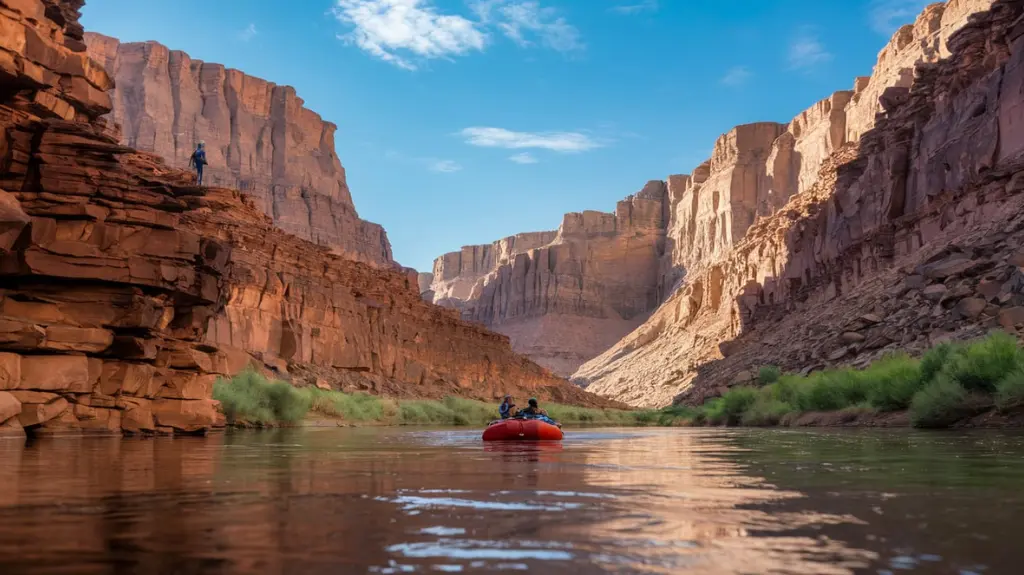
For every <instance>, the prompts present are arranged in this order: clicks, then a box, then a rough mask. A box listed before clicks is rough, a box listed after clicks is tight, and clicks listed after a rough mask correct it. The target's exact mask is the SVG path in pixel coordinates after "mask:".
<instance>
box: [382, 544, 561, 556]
mask: <svg viewBox="0 0 1024 575" xmlns="http://www.w3.org/2000/svg"><path fill="white" fill-rule="evenodd" d="M513 545H514V546H515V547H513ZM571 548H572V547H571V546H570V545H568V544H561V543H554V542H543V541H512V542H509V541H494V540H477V539H441V540H438V541H423V542H419V543H398V544H396V545H391V546H390V547H388V548H387V550H388V551H389V552H391V553H395V554H398V555H402V556H404V557H409V558H416V559H437V558H447V559H497V560H503V561H504V560H512V561H515V560H523V559H534V560H538V561H569V560H571V559H572V558H573V557H574V555H573V554H572V553H571V552H569V551H568V550H569V549H571Z"/></svg>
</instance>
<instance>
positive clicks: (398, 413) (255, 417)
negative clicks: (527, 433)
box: [213, 371, 691, 427]
mask: <svg viewBox="0 0 1024 575" xmlns="http://www.w3.org/2000/svg"><path fill="white" fill-rule="evenodd" d="M213 397H214V399H217V400H219V401H220V402H221V405H222V407H223V409H224V414H225V415H226V416H227V418H228V423H229V424H231V425H236V426H240V427H248V426H260V427H265V426H278V425H297V424H300V423H301V422H302V421H304V420H307V421H308V420H317V419H320V420H337V421H339V422H345V423H349V424H354V425H439V426H441V425H443V426H475V427H482V426H484V425H487V424H488V423H489V422H491V421H493V420H495V419H497V417H498V405H497V403H485V402H482V401H476V400H472V399H463V398H459V397H446V398H444V399H443V400H439V401H438V400H421V399H391V398H385V397H379V396H375V395H368V394H362V393H355V394H350V393H342V392H340V391H325V390H322V389H319V388H316V387H293V386H292V385H291V384H289V383H287V382H284V381H272V380H269V379H267V378H266V377H264V376H262V375H260V374H258V373H256V372H253V371H247V372H243V373H241V374H239V375H237V376H235V377H234V378H232V379H231V380H224V379H222V380H220V381H218V382H217V383H216V384H215V385H214V388H213ZM541 407H543V408H544V409H545V410H546V411H547V412H548V414H549V415H550V416H551V417H552V418H554V419H555V420H557V421H559V422H561V423H564V424H569V425H574V424H575V425H610V426H618V425H621V426H636V425H662V426H669V425H685V424H688V423H689V422H690V420H691V417H689V416H690V410H684V411H685V415H686V417H684V418H680V417H677V411H678V410H674V409H667V410H637V411H625V410H618V409H591V408H584V407H575V406H571V405H559V404H554V403H545V404H543V405H542V406H541Z"/></svg>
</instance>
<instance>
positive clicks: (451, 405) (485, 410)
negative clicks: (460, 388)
mask: <svg viewBox="0 0 1024 575" xmlns="http://www.w3.org/2000/svg"><path fill="white" fill-rule="evenodd" d="M442 403H443V404H444V406H445V407H447V408H448V409H449V410H451V412H452V419H453V423H454V424H455V425H486V424H488V423H490V422H491V421H493V420H495V419H497V418H498V408H497V407H496V406H493V405H489V404H486V403H484V402H482V401H474V400H472V399H463V398H461V397H454V396H448V397H446V398H444V401H442Z"/></svg>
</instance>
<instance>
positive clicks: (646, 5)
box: [609, 0, 658, 16]
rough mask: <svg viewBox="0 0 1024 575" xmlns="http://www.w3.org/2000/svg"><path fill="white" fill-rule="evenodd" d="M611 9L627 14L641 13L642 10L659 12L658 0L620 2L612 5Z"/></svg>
mask: <svg viewBox="0 0 1024 575" xmlns="http://www.w3.org/2000/svg"><path fill="white" fill-rule="evenodd" d="M609 10H611V11H612V12H618V13H619V14H625V15H627V16H630V15H633V14H639V13H641V12H657V11H658V0H641V1H640V2H637V3H635V4H620V5H618V6H612V7H611V8H609Z"/></svg>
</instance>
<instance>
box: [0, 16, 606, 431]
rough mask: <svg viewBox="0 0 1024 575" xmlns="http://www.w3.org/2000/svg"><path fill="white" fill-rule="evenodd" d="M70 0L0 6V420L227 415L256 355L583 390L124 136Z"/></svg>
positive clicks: (496, 390) (102, 426) (384, 375)
mask: <svg viewBox="0 0 1024 575" xmlns="http://www.w3.org/2000/svg"><path fill="white" fill-rule="evenodd" d="M81 5H82V2H80V1H74V0H63V1H60V2H57V1H56V0H53V1H49V0H47V1H44V0H17V1H15V0H0V79H2V81H3V83H4V85H5V86H7V87H8V88H9V89H8V90H5V91H4V92H3V93H2V94H0V133H2V136H3V137H0V430H3V432H4V433H12V432H16V433H21V432H22V429H23V428H31V429H32V430H34V431H36V432H38V433H58V432H62V431H75V432H81V431H83V430H86V431H89V430H91V431H95V432H104V433H121V432H122V431H128V432H193V431H201V430H205V429H208V428H210V427H214V426H218V425H222V424H223V417H222V416H221V414H220V413H219V411H218V405H217V402H216V401H214V400H212V399H210V395H211V389H212V385H213V382H214V380H215V379H216V378H217V377H218V376H219V375H223V374H232V373H235V372H237V371H238V370H240V369H242V368H243V367H244V366H245V365H247V364H249V363H252V362H256V363H262V364H263V365H266V366H269V367H271V368H272V369H276V370H278V371H280V372H291V375H292V378H293V381H295V382H298V381H299V380H301V379H303V378H305V379H306V380H307V381H312V380H313V379H315V378H318V377H320V378H324V379H326V380H328V382H330V383H332V384H334V385H335V386H336V387H343V388H347V389H365V390H370V391H377V392H384V393H390V394H401V395H414V396H426V397H436V396H440V395H443V394H448V393H457V394H460V395H464V396H469V397H478V398H488V399H489V398H493V397H496V396H497V395H499V394H500V393H502V392H504V391H506V390H507V391H511V392H519V393H520V394H526V393H529V394H536V395H539V396H542V397H547V398H552V399H559V400H561V401H566V402H570V403H594V402H595V400H596V399H595V398H593V397H592V396H589V395H587V394H585V393H583V392H581V391H580V390H579V389H577V388H575V387H573V386H571V385H569V384H568V383H567V382H565V381H564V380H559V379H557V378H554V377H553V376H551V375H550V374H549V373H548V372H546V371H545V370H543V369H541V368H540V367H539V366H537V365H536V364H534V363H532V362H530V361H528V360H526V359H525V358H523V357H521V356H518V355H516V354H514V353H513V352H512V350H511V348H510V345H509V341H508V339H507V338H506V337H504V336H501V335H497V334H494V333H491V332H488V331H486V330H485V329H483V328H482V327H481V326H478V325H473V324H468V323H465V322H462V321H461V320H459V319H458V318H456V317H455V316H454V315H453V314H452V313H451V312H449V311H446V310H443V309H441V308H438V307H436V306H433V305H430V304H428V303H426V302H424V301H422V299H420V297H419V293H418V290H417V289H416V288H415V285H414V284H415V277H413V275H411V274H408V273H405V272H403V271H400V270H398V269H378V268H375V267H373V266H370V265H368V264H364V263H361V262H357V261H353V260H350V259H347V258H344V257H342V256H339V255H337V254H332V253H330V252H329V250H328V249H327V248H325V247H322V246H317V245H316V244H313V243H311V242H309V241H306V240H303V239H300V238H297V237H295V236H292V235H290V234H288V233H286V232H284V231H282V230H280V229H278V228H276V227H275V226H273V224H272V222H271V221H270V219H269V218H268V217H266V216H265V215H264V214H263V213H262V212H261V211H260V210H259V209H258V207H257V206H256V205H255V204H254V203H253V201H252V200H251V199H249V198H248V197H246V196H245V195H243V194H242V193H240V192H238V191H235V190H226V189H218V188H211V189H207V188H202V189H200V188H195V187H193V186H191V185H190V184H189V177H188V175H187V174H185V173H182V172H180V171H177V170H174V169H173V168H169V167H167V166H166V165H164V164H163V162H162V161H161V160H160V159H159V158H157V157H156V156H154V155H152V154H147V153H140V152H137V151H136V150H134V149H132V148H129V147H126V146H123V145H121V144H119V143H118V140H119V137H120V135H119V134H118V133H117V132H116V130H114V129H112V128H111V127H109V126H108V125H107V124H106V123H105V122H104V121H103V120H102V119H100V117H101V116H103V115H105V114H108V113H109V112H110V100H109V95H108V94H109V90H110V88H111V84H112V82H111V79H110V78H109V76H108V75H107V73H106V72H105V71H104V69H103V68H102V67H101V66H99V65H98V64H96V63H95V62H93V61H92V60H91V59H90V58H89V57H88V56H87V55H86V54H85V52H84V45H83V44H82V40H81V36H82V34H81V28H80V27H78V26H77V10H78V8H79V7H80V6H81Z"/></svg>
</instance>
